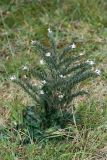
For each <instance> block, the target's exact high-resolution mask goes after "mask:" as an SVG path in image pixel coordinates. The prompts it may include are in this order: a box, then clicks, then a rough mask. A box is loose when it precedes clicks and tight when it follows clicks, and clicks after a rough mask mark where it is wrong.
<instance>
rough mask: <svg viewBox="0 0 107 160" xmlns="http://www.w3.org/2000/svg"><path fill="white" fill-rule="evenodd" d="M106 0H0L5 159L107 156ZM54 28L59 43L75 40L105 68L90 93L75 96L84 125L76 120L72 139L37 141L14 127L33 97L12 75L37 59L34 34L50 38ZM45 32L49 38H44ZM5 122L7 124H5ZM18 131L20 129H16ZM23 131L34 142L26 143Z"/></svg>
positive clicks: (1, 153) (0, 121) (0, 145)
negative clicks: (12, 80) (10, 78)
mask: <svg viewBox="0 0 107 160" xmlns="http://www.w3.org/2000/svg"><path fill="white" fill-rule="evenodd" d="M106 7H107V2H106V0H102V1H100V0H97V1H96V0H90V1H88V0H72V1H71V0H67V1H63V0H62V1H60V0H53V1H48V0H44V1H43V0H38V1H36V0H34V1H33V0H27V1H25V0H24V1H22V0H20V3H19V2H18V1H11V0H3V1H2V0H0V9H1V11H0V17H1V18H0V37H1V38H0V129H1V131H3V132H6V133H7V134H6V135H5V136H4V135H3V134H2V132H1V131H0V159H1V160H19V159H20V160H71V159H72V160H98V159H100V160H101V159H107V157H106V151H105V150H104V148H105V147H106V146H107V143H106V140H107V133H106V129H107V127H106V124H107V118H106V117H107V109H106V106H107V90H106V82H107V71H106V67H107V64H106V61H107V58H106V51H107V47H106V43H107V39H106V36H107V27H106V26H107V20H106ZM48 27H51V28H52V30H54V31H55V35H56V41H57V43H58V48H61V47H62V46H64V45H66V44H68V43H70V42H71V40H73V41H75V42H76V43H77V47H78V48H79V50H80V52H84V53H85V54H86V56H87V58H89V59H94V60H95V61H96V63H97V66H98V67H99V68H100V69H101V70H102V75H101V77H99V78H97V79H96V80H93V81H91V82H90V83H89V84H86V83H84V84H83V86H80V87H82V88H83V87H85V88H87V89H88V90H89V91H90V97H86V98H84V97H81V98H80V99H76V100H75V103H74V104H75V107H76V108H77V109H76V111H77V113H78V116H79V117H82V119H81V125H80V126H79V125H78V124H77V123H78V121H77V123H76V124H74V125H72V128H73V133H72V136H73V140H69V139H68V137H67V136H66V138H65V139H64V140H62V141H57V140H51V141H50V140H48V139H45V142H39V143H35V142H33V141H32V138H31V137H29V132H28V131H27V130H26V131H21V130H19V131H15V130H12V129H11V126H12V125H15V124H17V123H21V121H22V110H23V109H24V108H25V107H26V105H28V104H31V102H32V101H31V99H30V98H29V97H28V95H26V94H25V93H24V92H23V91H22V90H21V89H20V88H19V87H18V86H16V85H14V84H12V82H10V81H9V79H8V77H10V76H11V75H12V74H14V73H17V75H20V68H21V67H22V66H23V65H26V64H27V65H35V62H37V61H38V57H37V56H36V55H35V53H33V51H32V48H31V44H30V42H31V40H35V39H37V40H42V43H44V44H45V45H48V43H47V28H48ZM44 37H45V38H44ZM4 128H6V129H4ZM14 132H17V134H16V135H15V134H14ZM25 137H29V138H30V143H29V144H27V145H23V144H22V143H19V142H23V140H24V139H25Z"/></svg>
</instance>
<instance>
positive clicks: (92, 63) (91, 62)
mask: <svg viewBox="0 0 107 160" xmlns="http://www.w3.org/2000/svg"><path fill="white" fill-rule="evenodd" d="M86 63H88V64H90V65H91V66H93V65H94V64H95V63H94V61H90V60H87V61H86Z"/></svg>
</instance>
